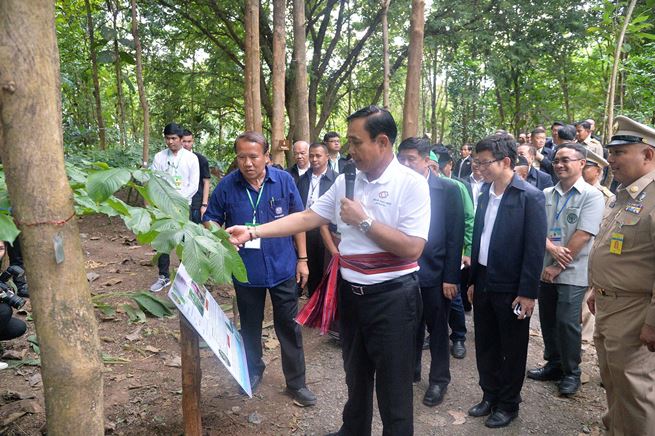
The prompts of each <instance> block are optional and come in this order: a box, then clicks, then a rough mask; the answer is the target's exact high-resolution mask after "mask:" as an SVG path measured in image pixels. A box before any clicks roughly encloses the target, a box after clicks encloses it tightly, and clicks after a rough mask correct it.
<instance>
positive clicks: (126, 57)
mask: <svg viewBox="0 0 655 436" xmlns="http://www.w3.org/2000/svg"><path fill="white" fill-rule="evenodd" d="M118 56H119V57H120V58H121V62H123V63H126V64H130V65H135V64H136V60H134V56H132V55H131V54H129V53H125V52H124V51H122V50H121V51H120V52H118ZM124 80H125V82H126V83H127V82H129V83H128V85H127V86H129V87H130V89H131V90H132V92H134V85H132V82H130V81H129V79H128V78H127V76H126V77H124Z"/></svg>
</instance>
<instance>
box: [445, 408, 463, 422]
mask: <svg viewBox="0 0 655 436" xmlns="http://www.w3.org/2000/svg"><path fill="white" fill-rule="evenodd" d="M448 414H449V415H450V416H452V417H453V418H455V420H454V421H453V422H452V424H453V425H462V424H464V423H465V422H466V413H464V412H460V411H458V410H449V411H448Z"/></svg>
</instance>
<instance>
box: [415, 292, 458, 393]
mask: <svg viewBox="0 0 655 436" xmlns="http://www.w3.org/2000/svg"><path fill="white" fill-rule="evenodd" d="M421 297H422V299H423V322H421V323H419V327H418V329H417V332H416V366H415V369H414V376H415V377H416V376H420V375H421V355H422V354H423V339H424V338H425V326H427V328H428V333H429V334H430V378H429V383H430V384H431V385H439V386H441V387H444V386H447V385H448V383H450V354H449V352H448V345H449V343H448V314H449V312H450V300H449V299H447V298H446V297H444V295H443V289H442V288H441V286H434V287H423V286H421Z"/></svg>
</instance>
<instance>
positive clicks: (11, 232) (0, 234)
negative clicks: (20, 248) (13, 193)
mask: <svg viewBox="0 0 655 436" xmlns="http://www.w3.org/2000/svg"><path fill="white" fill-rule="evenodd" d="M19 233H20V230H18V228H17V227H16V224H15V223H14V219H13V218H12V217H10V216H9V215H5V214H2V213H0V241H7V242H9V243H10V244H12V243H13V242H14V240H15V239H16V237H17V236H18V234H19Z"/></svg>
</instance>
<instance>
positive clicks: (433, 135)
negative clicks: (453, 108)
mask: <svg viewBox="0 0 655 436" xmlns="http://www.w3.org/2000/svg"><path fill="white" fill-rule="evenodd" d="M431 70H432V74H431V78H430V79H431V80H430V88H431V89H432V92H431V101H430V109H431V112H430V139H431V140H432V141H435V140H436V139H437V103H438V102H439V100H440V99H441V88H439V91H438V94H437V50H436V49H435V50H434V54H433V57H432V69H431Z"/></svg>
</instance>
